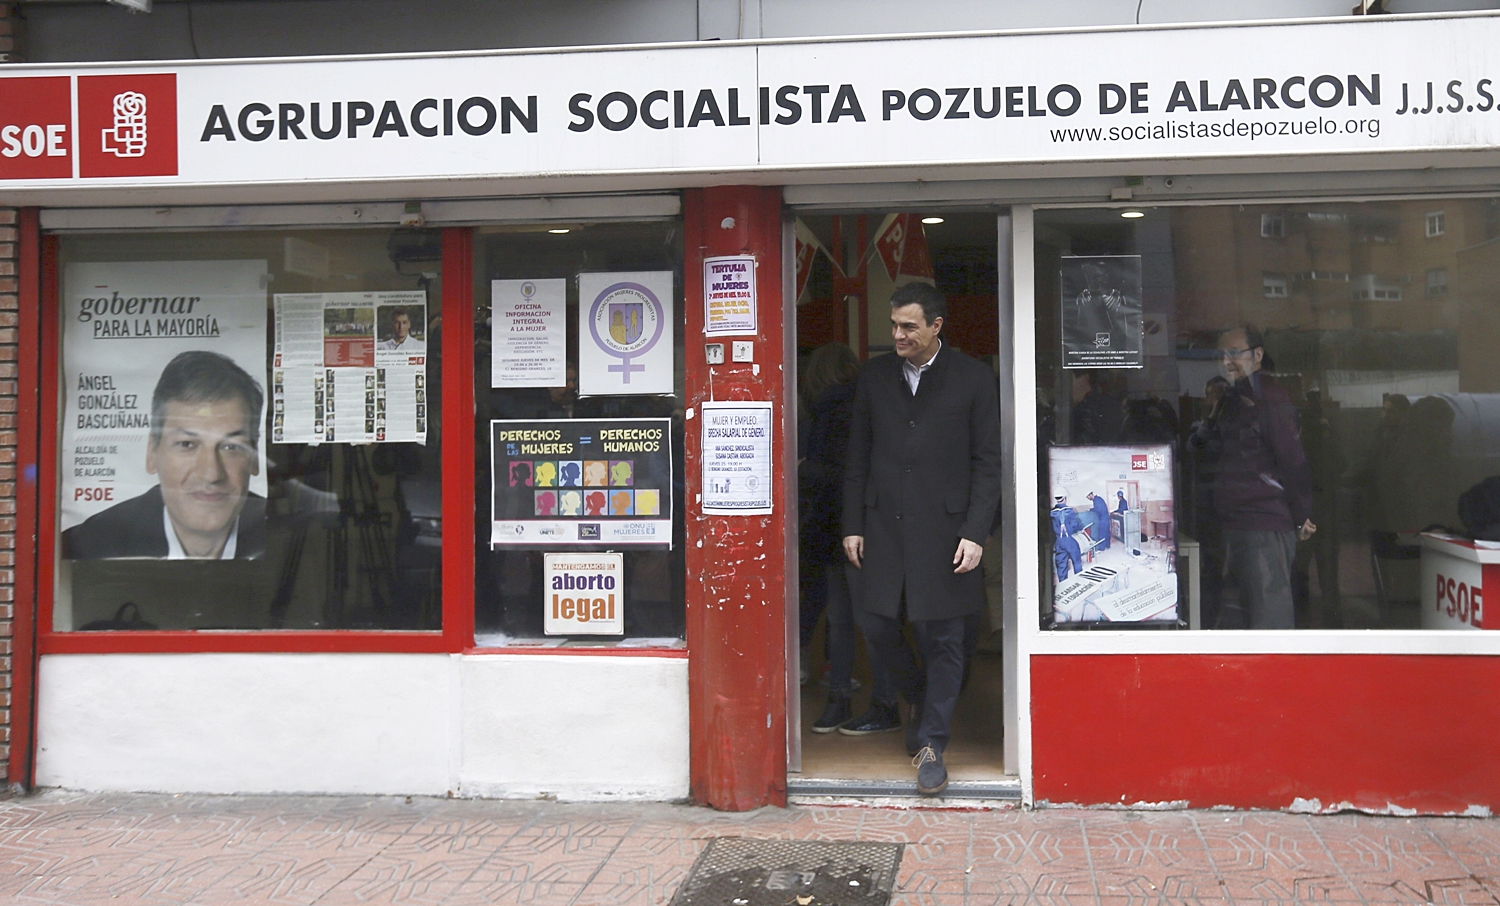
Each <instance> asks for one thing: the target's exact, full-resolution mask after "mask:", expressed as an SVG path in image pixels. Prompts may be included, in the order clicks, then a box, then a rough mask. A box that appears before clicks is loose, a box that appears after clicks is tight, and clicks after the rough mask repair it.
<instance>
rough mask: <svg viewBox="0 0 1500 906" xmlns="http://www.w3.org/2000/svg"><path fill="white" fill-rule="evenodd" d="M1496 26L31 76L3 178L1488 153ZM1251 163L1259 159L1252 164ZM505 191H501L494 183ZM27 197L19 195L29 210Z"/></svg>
mask: <svg viewBox="0 0 1500 906" xmlns="http://www.w3.org/2000/svg"><path fill="white" fill-rule="evenodd" d="M1497 45H1500V17H1497V16H1496V15H1494V14H1478V15H1470V16H1451V15H1449V16H1434V17H1430V18H1421V17H1414V16H1399V17H1397V16H1378V17H1358V18H1353V19H1348V20H1344V21H1322V22H1305V23H1275V24H1263V25H1262V24H1232V25H1215V26H1208V27H1201V28H1151V27H1146V28H1138V29H1128V28H1127V29H1086V30H1071V31H1062V30H1059V31H1050V32H1032V33H1019V34H997V35H972V36H959V37H934V38H895V39H890V38H887V39H868V40H863V39H862V40H845V41H830V42H802V41H787V42H768V43H764V44H760V45H753V44H739V43H735V44H722V45H704V44H702V43H694V44H690V45H689V44H684V45H676V46H660V45H658V46H650V47H641V48H633V49H608V50H586V51H584V50H581V51H571V52H561V53H560V52H555V51H554V52H543V53H517V52H505V51H500V52H494V53H483V54H454V55H446V56H445V55H426V56H408V57H395V56H383V57H377V58H368V59H336V58H334V59H303V60H284V59H282V60H239V61H225V62H217V61H204V62H201V63H198V62H195V63H175V64H174V63H162V64H160V65H144V66H143V65H131V66H119V65H115V66H110V65H97V66H78V67H72V68H66V69H64V68H53V67H34V66H26V65H20V64H12V65H10V66H7V67H5V76H4V78H0V123H6V124H11V125H13V126H16V131H15V132H13V133H11V134H10V136H9V137H0V180H3V181H5V182H7V183H8V184H9V187H10V188H11V189H20V188H33V187H35V188H67V187H75V188H76V187H95V186H97V187H104V188H108V187H116V186H135V185H150V186H152V187H163V186H173V185H214V184H246V183H250V184H256V183H291V182H297V183H306V182H320V181H321V182H344V183H347V182H360V181H374V180H394V179H404V180H421V179H432V180H452V179H483V180H487V181H493V180H497V179H506V178H515V177H549V178H550V177H557V176H568V175H574V174H590V175H598V174H627V173H637V174H641V173H649V174H654V175H656V174H668V173H703V172H713V173H716V174H719V176H718V177H716V178H722V179H728V177H727V176H725V174H733V173H734V172H736V171H756V170H761V171H765V170H780V169H787V170H817V169H847V168H851V167H886V166H912V165H923V166H930V165H960V166H973V165H983V164H991V165H999V164H1010V163H1021V162H1038V163H1056V162H1062V161H1078V162H1093V161H1105V160H1132V159H1142V158H1147V159H1192V158H1219V157H1250V158H1254V157H1259V158H1263V159H1266V160H1268V161H1271V160H1279V159H1281V158H1284V157H1286V156H1287V155H1325V154H1367V153H1372V152H1380V153H1390V152H1397V151H1432V150H1446V151H1464V150H1482V151H1488V150H1492V149H1494V148H1495V147H1497V146H1500V115H1497V107H1500V104H1497V98H1500V87H1497V84H1496V81H1495V80H1496V79H1497V78H1500V74H1497V73H1500V70H1497V69H1496V68H1495V65H1494V62H1493V61H1494V54H1493V52H1492V49H1493V48H1494V47H1495V46H1497ZM1249 166H1252V167H1253V164H1252V165H1249ZM491 184H492V183H491ZM23 203H25V202H23Z"/></svg>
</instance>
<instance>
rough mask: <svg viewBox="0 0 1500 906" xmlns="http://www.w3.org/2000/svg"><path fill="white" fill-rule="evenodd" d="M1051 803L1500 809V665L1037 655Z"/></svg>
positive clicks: (1038, 730)
mask: <svg viewBox="0 0 1500 906" xmlns="http://www.w3.org/2000/svg"><path fill="white" fill-rule="evenodd" d="M1031 665H1032V666H1031V689H1032V699H1033V704H1032V764H1033V777H1034V781H1035V796H1036V800H1037V802H1038V803H1039V804H1040V803H1042V802H1043V801H1046V802H1050V803H1054V804H1056V803H1063V802H1072V803H1082V804H1102V803H1137V802H1181V803H1184V804H1186V805H1189V806H1192V807H1194V808H1204V807H1208V806H1213V805H1232V806H1235V807H1238V808H1267V809H1281V808H1287V807H1289V806H1291V805H1292V804H1293V800H1295V799H1297V798H1299V797H1300V798H1301V799H1304V800H1312V799H1316V800H1318V802H1319V803H1320V805H1321V807H1322V808H1324V809H1328V808H1330V807H1335V806H1346V805H1348V806H1353V807H1356V808H1363V809H1375V810H1385V809H1388V808H1390V807H1391V806H1395V807H1397V808H1401V809H1415V810H1417V811H1419V812H1422V813H1428V814H1431V813H1458V812H1463V811H1464V810H1465V809H1467V808H1469V807H1470V806H1483V807H1485V808H1488V809H1491V810H1492V811H1495V812H1500V658H1497V657H1433V656H1401V655H1234V656H1226V655H1146V656H1128V655H1109V656H1094V655H1087V656H1083V655H1045V656H1034V657H1032V659H1031Z"/></svg>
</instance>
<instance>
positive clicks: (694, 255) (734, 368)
mask: <svg viewBox="0 0 1500 906" xmlns="http://www.w3.org/2000/svg"><path fill="white" fill-rule="evenodd" d="M683 219H684V222H685V223H684V240H685V241H684V248H685V249H686V254H685V257H686V261H685V262H684V272H683V273H684V275H683V280H684V281H685V283H686V284H687V285H686V295H687V303H686V307H687V311H686V312H685V315H686V328H687V335H686V336H687V338H686V340H685V341H684V344H683V355H684V356H685V357H686V378H685V380H686V394H687V400H686V405H687V407H688V410H689V412H692V413H695V414H696V413H697V412H698V406H699V405H700V404H701V403H703V402H704V401H706V400H710V399H713V400H771V401H772V402H773V403H774V404H775V407H776V412H777V413H778V414H779V413H780V412H782V406H783V404H784V403H785V402H786V400H785V399H784V395H785V393H784V388H783V380H784V379H785V371H784V370H783V365H784V364H785V366H786V367H787V368H795V367H796V365H795V363H784V362H783V357H784V354H783V342H782V341H783V337H784V330H787V329H791V328H790V327H788V326H787V325H784V324H783V323H782V318H781V306H782V286H781V282H782V281H781V271H782V261H781V190H780V189H779V188H764V187H759V186H718V187H714V188H709V189H690V190H688V191H686V192H684V193H683ZM740 254H751V255H754V256H755V259H756V275H755V286H756V290H757V292H758V296H759V306H758V310H759V319H758V325H759V328H760V333H759V334H758V335H757V336H755V337H754V338H753V340H754V342H755V366H758V368H756V367H754V366H752V365H751V364H745V363H732V362H729V361H728V359H729V355H728V347H729V343H730V342H731V338H728V337H723V338H716V339H715V340H714V342H723V343H724V344H725V347H726V355H725V360H726V363H725V364H723V365H715V366H712V367H710V366H709V365H707V364H706V362H705V358H704V351H703V345H704V343H705V342H706V340H705V338H704V336H703V320H704V319H703V259H704V258H708V257H713V256H716V255H740ZM739 339H752V338H749V337H741V338H739ZM701 424H702V420H701V419H700V418H693V419H690V420H688V421H687V422H686V431H685V443H686V447H687V474H686V476H685V484H686V489H687V507H686V518H687V552H686V554H687V643H688V651H689V656H688V696H689V708H690V717H691V742H692V790H693V798H694V799H695V800H696V801H698V802H701V803H703V804H705V805H710V806H713V807H714V808H718V809H724V810H728V811H742V810H747V809H753V808H759V807H760V806H763V805H784V804H785V803H786V641H785V640H786V604H787V602H786V556H785V543H784V541H785V537H786V530H785V520H786V514H787V505H788V499H789V498H788V495H789V494H791V493H794V488H795V486H794V485H793V484H792V483H791V482H792V481H794V480H795V475H796V471H795V469H794V468H788V465H789V464H792V463H789V460H788V456H789V455H791V454H790V453H789V446H788V443H787V438H786V436H785V432H784V431H783V430H782V429H781V422H780V419H779V418H778V419H777V420H776V433H775V436H774V438H773V441H772V452H771V455H772V462H773V468H774V473H773V474H774V475H775V479H776V490H775V502H774V507H775V512H774V513H773V514H772V515H769V516H708V515H704V514H703V511H702V507H701V505H700V503H699V495H700V493H701V492H702V485H703V471H702V465H701V461H700V454H701V452H702V441H701V437H700V433H699V427H700V425H701Z"/></svg>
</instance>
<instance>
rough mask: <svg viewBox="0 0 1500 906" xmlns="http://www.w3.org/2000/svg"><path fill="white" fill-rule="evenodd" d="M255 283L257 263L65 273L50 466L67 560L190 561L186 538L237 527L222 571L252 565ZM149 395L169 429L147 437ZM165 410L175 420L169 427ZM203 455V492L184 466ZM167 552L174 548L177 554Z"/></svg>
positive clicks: (260, 406)
mask: <svg viewBox="0 0 1500 906" xmlns="http://www.w3.org/2000/svg"><path fill="white" fill-rule="evenodd" d="M265 278H266V262H265V261H121V262H113V263H97V264H95V263H78V264H70V265H68V266H67V268H66V270H65V271H64V272H63V292H62V295H63V299H62V308H63V310H62V316H61V321H62V331H63V348H62V357H63V363H62V364H63V377H62V380H63V393H62V401H63V415H62V438H61V454H62V455H61V457H60V463H59V465H60V472H61V475H62V482H61V484H62V488H61V497H62V500H61V524H62V525H61V527H62V528H63V529H64V532H63V539H62V546H63V553H62V555H63V557H64V558H65V559H111V558H116V557H169V556H170V557H180V556H193V555H194V554H193V553H192V552H191V548H192V546H193V545H192V541H191V539H189V538H187V536H188V535H189V534H192V533H193V532H195V531H199V530H201V531H199V533H200V534H213V531H211V530H212V529H222V531H223V533H228V532H230V531H231V529H233V528H234V527H235V526H236V525H238V527H239V530H237V531H235V532H234V534H233V535H232V537H234V538H235V540H236V545H237V547H236V549H235V550H234V551H232V552H231V551H230V549H229V547H228V546H227V545H226V544H225V535H224V534H220V535H219V537H218V539H217V542H218V543H217V544H216V545H214V547H218V548H220V549H222V550H223V551H224V554H223V556H224V557H226V558H230V557H237V558H239V559H247V558H250V557H254V556H259V553H260V550H261V549H263V547H264V538H265V534H264V531H263V523H264V519H265V495H266V472H265V467H264V463H265V461H266V456H265V453H266V437H265V431H264V430H263V427H264V425H265V420H264V412H265V409H264V405H265V396H266V394H265V376H266V288H265V286H266V284H265ZM205 394H207V396H206V397H205ZM157 395H160V396H161V397H162V400H163V404H164V405H163V407H162V415H163V417H164V419H165V421H166V422H173V421H174V420H175V421H176V422H177V424H176V425H175V426H174V425H173V424H166V425H165V427H166V429H167V430H166V431H165V432H163V431H161V430H160V428H161V426H160V425H158V429H159V430H158V431H157V432H155V433H153V430H152V427H153V426H152V421H153V412H152V406H153V403H152V400H153V396H157ZM173 406H180V407H181V408H182V409H183V411H182V412H180V413H179V415H178V416H174V415H173V413H172V411H171V407H173ZM189 409H191V411H188V410H189ZM247 410H253V411H247ZM179 416H180V417H179ZM205 437H214V438H215V441H214V443H213V444H211V445H209V446H208V447H207V448H205V447H204V445H203V444H202V443H200V442H199V441H201V440H202V439H203V438H205ZM205 449H207V450H208V452H203V455H204V456H212V457H213V460H212V462H213V466H212V469H213V470H217V471H216V474H218V475H220V477H219V478H217V479H212V480H207V483H205V481H206V480H205V479H204V478H203V477H202V476H203V474H204V470H205V468H208V467H205V466H202V463H201V462H199V458H194V457H195V456H196V452H195V451H198V452H202V451H204V450H205ZM204 461H207V460H204ZM195 463H196V465H195ZM164 510H165V511H166V513H167V514H169V516H170V519H169V521H167V522H165V523H164V522H163V511H164ZM251 519H253V520H254V521H255V522H256V523H257V525H255V526H251V525H248V524H247V520H251ZM168 525H170V526H175V527H176V531H174V532H173V535H175V536H176V537H175V538H174V537H172V536H169V535H168V534H167V531H166V528H165V526H168ZM252 534H253V538H252ZM148 541H149V543H148ZM172 541H178V542H185V543H186V544H187V548H188V550H187V552H186V553H184V552H183V548H182V547H181V546H180V544H173V543H171V542H172Z"/></svg>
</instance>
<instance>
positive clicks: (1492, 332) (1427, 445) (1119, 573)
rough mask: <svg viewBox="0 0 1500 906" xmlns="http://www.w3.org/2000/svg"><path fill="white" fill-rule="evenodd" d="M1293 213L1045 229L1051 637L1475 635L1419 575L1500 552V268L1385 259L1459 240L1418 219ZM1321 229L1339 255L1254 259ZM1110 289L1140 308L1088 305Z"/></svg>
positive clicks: (1449, 260)
mask: <svg viewBox="0 0 1500 906" xmlns="http://www.w3.org/2000/svg"><path fill="white" fill-rule="evenodd" d="M1456 204H1458V206H1459V210H1457V211H1455V216H1458V217H1463V218H1464V219H1465V222H1475V223H1480V222H1486V220H1485V218H1487V217H1489V216H1490V212H1491V211H1492V210H1494V205H1495V201H1494V199H1488V198H1482V199H1472V200H1470V199H1466V200H1463V201H1461V202H1456ZM1272 210H1273V211H1274V213H1271V212H1270V211H1267V210H1266V209H1260V210H1257V208H1256V207H1255V206H1253V205H1245V206H1243V207H1242V206H1240V205H1222V206H1201V207H1176V208H1157V209H1152V210H1150V211H1148V212H1147V214H1146V216H1145V217H1143V218H1140V219H1138V220H1133V221H1122V220H1121V219H1120V218H1119V216H1118V214H1117V213H1116V212H1114V211H1109V210H1098V211H1083V210H1076V209H1074V210H1039V211H1038V212H1037V214H1036V221H1037V223H1036V226H1037V229H1036V236H1037V240H1036V242H1037V244H1036V268H1035V273H1036V274H1037V278H1036V279H1037V285H1036V291H1035V298H1036V300H1037V303H1036V321H1037V341H1036V347H1035V354H1036V357H1037V368H1038V371H1037V382H1038V387H1039V390H1040V391H1041V394H1042V397H1043V399H1042V410H1041V412H1040V413H1039V425H1040V431H1041V437H1040V441H1039V442H1040V444H1041V445H1042V449H1041V456H1040V465H1041V468H1042V470H1043V472H1042V476H1041V480H1042V482H1043V483H1042V485H1041V488H1040V491H1041V493H1040V498H1041V499H1039V500H1038V504H1037V505H1038V506H1039V508H1040V510H1039V512H1038V517H1039V518H1038V523H1039V533H1040V541H1041V543H1042V549H1043V550H1044V551H1047V556H1046V558H1045V562H1044V563H1043V564H1041V566H1042V568H1043V570H1044V572H1043V574H1042V576H1041V577H1040V578H1041V579H1042V580H1043V585H1042V587H1043V589H1044V593H1043V595H1042V600H1043V602H1044V603H1043V605H1042V611H1041V613H1040V614H1039V617H1040V621H1041V625H1042V626H1043V627H1044V628H1048V629H1057V630H1066V629H1088V628H1097V627H1100V626H1109V627H1112V628H1115V627H1120V626H1125V625H1132V626H1134V625H1139V626H1143V627H1152V628H1180V629H1189V628H1191V627H1201V628H1218V629H1235V628H1254V627H1261V628H1286V629H1293V628H1298V629H1319V628H1365V629H1382V628H1384V629H1419V628H1448V629H1477V627H1478V624H1479V622H1480V620H1481V617H1480V614H1479V613H1478V612H1477V611H1476V609H1475V608H1473V607H1472V606H1471V601H1470V597H1469V595H1468V593H1467V591H1466V592H1465V594H1463V595H1458V594H1457V591H1455V592H1454V594H1451V595H1450V594H1449V593H1448V591H1447V590H1446V587H1444V588H1443V589H1441V590H1439V589H1438V588H1437V587H1436V586H1432V587H1429V586H1428V585H1427V584H1424V583H1423V582H1422V581H1421V576H1422V575H1423V574H1424V573H1423V571H1424V570H1427V571H1428V574H1430V573H1431V572H1432V571H1433V570H1438V571H1441V570H1442V569H1444V568H1452V569H1454V570H1455V571H1456V572H1455V574H1457V571H1459V570H1462V569H1464V568H1467V567H1466V566H1465V564H1470V563H1471V562H1472V563H1477V562H1478V561H1477V560H1476V559H1474V557H1473V556H1469V555H1468V554H1466V553H1465V551H1468V552H1470V553H1472V551H1473V550H1474V549H1475V548H1474V545H1475V544H1479V543H1480V542H1477V541H1475V540H1473V539H1480V541H1483V539H1489V538H1495V537H1500V525H1496V524H1490V523H1491V522H1492V521H1493V520H1492V519H1490V518H1489V517H1487V516H1486V515H1485V514H1486V513H1487V512H1489V511H1488V510H1487V509H1485V506H1484V504H1483V501H1485V500H1487V499H1488V496H1487V495H1488V494H1489V493H1490V491H1489V490H1488V487H1489V486H1488V485H1487V484H1486V483H1485V481H1486V479H1489V478H1491V477H1492V476H1495V475H1500V442H1496V441H1495V440H1494V438H1496V437H1500V417H1497V416H1495V412H1496V411H1500V405H1497V400H1500V365H1497V362H1496V359H1495V356H1494V355H1493V350H1494V348H1495V346H1496V345H1497V344H1500V325H1496V324H1494V323H1492V319H1491V318H1490V317H1489V315H1490V313H1491V312H1492V311H1493V310H1494V308H1495V306H1496V305H1497V304H1500V290H1497V289H1496V288H1495V287H1494V282H1493V281H1492V280H1491V279H1489V274H1490V273H1491V272H1492V270H1493V269H1494V268H1495V267H1496V266H1500V249H1497V248H1496V247H1495V246H1494V245H1493V244H1477V245H1474V246H1472V247H1470V248H1466V249H1463V250H1461V251H1458V252H1457V253H1456V254H1454V253H1453V252H1452V251H1451V250H1447V251H1442V250H1439V249H1437V248H1435V247H1433V246H1423V245H1417V246H1411V245H1403V244H1399V243H1376V242H1372V241H1371V240H1370V238H1369V237H1370V236H1372V235H1382V236H1395V235H1401V234H1402V233H1405V234H1406V235H1412V234H1413V231H1414V230H1416V229H1423V230H1424V231H1425V232H1426V233H1428V234H1432V233H1434V231H1436V232H1437V233H1438V234H1441V231H1442V229H1443V228H1444V223H1445V216H1446V211H1444V212H1433V211H1431V210H1430V209H1429V208H1428V207H1427V204H1424V203H1423V202H1422V201H1418V200H1412V201H1406V200H1391V201H1379V202H1363V203H1347V204H1327V203H1320V204H1319V205H1317V210H1316V211H1311V210H1307V211H1303V210H1299V209H1298V206H1295V205H1292V206H1287V205H1278V206H1277V207H1276V208H1274V209H1272ZM1304 214H1316V215H1317V217H1316V220H1315V222H1317V223H1318V230H1317V236H1316V241H1309V242H1308V243H1306V244H1300V243H1299V244H1297V245H1295V246H1293V247H1288V246H1276V247H1274V249H1273V248H1272V247H1270V246H1266V245H1265V244H1263V243H1261V242H1258V241H1256V238H1254V237H1255V226H1256V224H1257V223H1259V224H1261V225H1263V226H1264V225H1265V224H1266V223H1267V222H1268V219H1269V218H1274V217H1287V218H1296V217H1300V216H1302V215H1304ZM1312 220H1313V218H1311V217H1310V218H1309V221H1310V222H1311V221H1312ZM1262 232H1263V233H1264V229H1263V230H1262ZM1282 273H1285V274H1288V275H1289V281H1288V282H1289V284H1290V283H1293V282H1294V283H1295V284H1296V289H1297V291H1296V292H1295V293H1290V294H1289V295H1287V296H1286V297H1284V298H1283V297H1274V298H1278V299H1281V300H1282V301H1280V302H1279V304H1277V305H1275V306H1269V305H1266V304H1264V301H1263V300H1265V299H1266V298H1267V297H1270V296H1271V293H1272V292H1276V291H1279V285H1278V284H1277V283H1275V282H1274V278H1275V276H1276V275H1279V274H1282ZM1240 275H1243V276H1240ZM1251 275H1258V276H1259V277H1260V280H1259V281H1256V280H1255V279H1254V277H1253V276H1251ZM1106 283H1107V284H1109V287H1108V288H1109V290H1110V297H1111V298H1115V299H1119V300H1124V301H1123V303H1122V304H1119V305H1116V306H1113V307H1112V308H1109V307H1106V308H1104V309H1101V310H1094V309H1090V308H1089V307H1088V306H1086V305H1080V304H1079V301H1078V299H1079V297H1080V294H1081V290H1080V289H1079V288H1080V287H1091V288H1092V287H1094V286H1096V285H1098V286H1102V285H1104V284H1106ZM1450 283H1452V284H1453V290H1452V291H1451V292H1450V291H1449V289H1448V287H1449V284H1450ZM1414 284H1415V285H1417V286H1421V287H1422V290H1421V291H1422V292H1423V293H1424V294H1425V295H1429V296H1444V297H1445V302H1444V304H1443V305H1440V306H1439V305H1428V306H1411V305H1403V304H1399V303H1401V302H1402V301H1403V299H1404V298H1405V296H1406V294H1407V293H1409V292H1411V291H1412V286H1413V285H1414ZM1091 294H1092V295H1095V296H1098V295H1101V294H1100V293H1091ZM1096 308H1097V307H1096ZM1137 319H1139V320H1137ZM1150 322H1155V323H1166V324H1170V325H1172V328H1173V339H1174V342H1171V343H1168V342H1166V341H1165V340H1164V338H1161V337H1159V336H1157V335H1153V334H1152V333H1151V332H1150V331H1148V330H1143V329H1141V328H1140V327H1138V326H1137V325H1141V324H1144V323H1150ZM1252 404H1253V405H1252ZM1465 495H1467V496H1465ZM1461 499H1462V500H1465V501H1467V502H1466V503H1465V504H1464V505H1460V500H1461ZM1044 512H1045V513H1048V514H1049V515H1048V516H1047V517H1046V518H1041V513H1044ZM1299 528H1300V529H1303V534H1304V535H1305V536H1306V537H1303V538H1300V539H1299V538H1298V537H1297V534H1296V529H1299ZM1263 531H1265V532H1273V533H1275V534H1274V536H1273V540H1272V541H1265V539H1263V538H1262V539H1256V538H1250V537H1249V536H1248V535H1247V534H1246V533H1250V532H1263ZM1261 541H1265V543H1261V544H1260V546H1259V547H1255V546H1254V544H1256V543H1259V542H1261ZM1271 543H1274V545H1275V546H1274V547H1267V546H1266V545H1267V544H1271ZM1247 545H1250V546H1247ZM1466 557H1467V559H1465V558H1466ZM1193 573H1196V574H1197V576H1198V579H1197V581H1196V582H1194V581H1192V580H1191V575H1192V574H1193ZM1466 574H1467V573H1466ZM1444 575H1448V573H1446V572H1445V573H1444ZM1475 575H1477V573H1476V574H1475ZM1456 588H1457V586H1455V589H1456Z"/></svg>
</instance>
